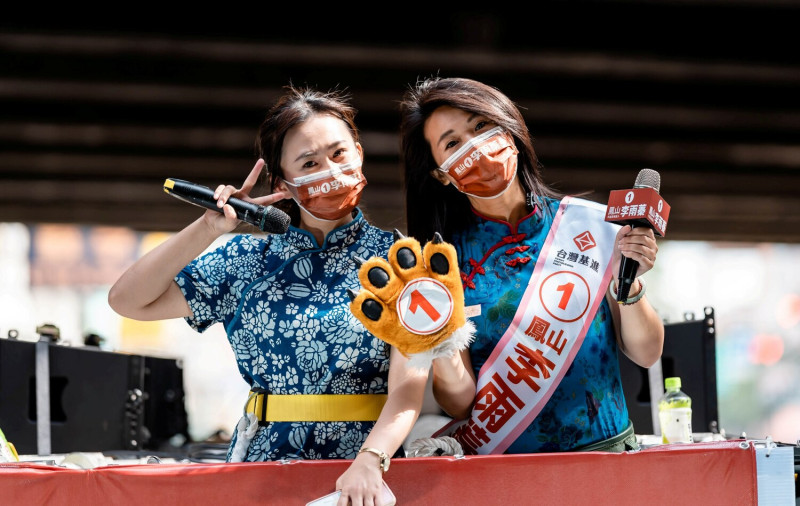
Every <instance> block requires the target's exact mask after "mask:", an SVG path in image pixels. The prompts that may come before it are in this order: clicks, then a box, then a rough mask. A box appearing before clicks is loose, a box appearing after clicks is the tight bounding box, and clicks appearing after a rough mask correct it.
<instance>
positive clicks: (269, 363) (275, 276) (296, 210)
mask: <svg viewBox="0 0 800 506" xmlns="http://www.w3.org/2000/svg"><path fill="white" fill-rule="evenodd" d="M346 98H347V97H346V96H344V95H343V94H341V93H338V92H328V93H322V92H318V91H315V90H312V89H300V88H294V87H292V86H288V87H287V91H286V93H285V94H284V95H283V96H282V97H281V98H279V100H278V101H277V102H276V103H275V104H274V106H273V107H272V108H271V109H270V111H269V112H268V114H267V117H266V119H265V120H264V122H263V124H262V126H261V129H260V131H259V134H258V138H257V141H256V147H257V149H258V151H259V153H260V156H261V158H260V159H259V160H258V162H257V163H256V164H255V166H254V167H253V169H252V171H251V172H250V174H249V176H248V177H247V179H246V180H245V182H244V184H243V185H242V187H241V188H235V187H233V186H230V185H228V186H225V185H220V186H219V187H218V188H216V191H215V194H214V196H215V198H216V199H219V201H218V205H219V207H220V208H221V209H222V210H223V211H224V212H223V213H218V212H215V211H206V212H205V213H204V214H203V215H202V216H201V217H199V218H198V219H197V220H196V221H194V222H193V223H191V224H189V225H188V226H187V227H186V228H184V229H183V230H182V231H180V232H179V233H178V234H176V235H174V236H173V237H172V238H170V239H169V240H168V241H166V242H164V243H163V244H161V245H160V246H159V247H157V248H155V249H154V250H152V251H151V252H149V253H148V254H147V255H145V256H143V257H142V258H141V259H139V260H138V261H137V262H136V263H135V264H134V265H133V266H132V267H131V268H130V269H128V271H126V272H125V273H124V274H123V275H122V276H121V277H120V279H119V280H118V281H117V282H116V283H115V285H114V286H113V287H112V288H111V291H110V293H109V304H110V305H111V307H112V308H113V309H114V310H115V311H117V312H118V313H119V314H121V315H123V316H126V317H129V318H133V319H137V320H158V319H166V318H179V317H182V318H185V319H186V321H187V323H188V324H189V325H190V326H191V327H192V328H194V329H195V330H197V331H198V332H203V331H204V330H206V329H208V328H209V327H210V326H211V325H213V324H214V323H222V324H223V325H225V330H226V333H227V335H228V340H229V341H230V344H231V347H232V348H233V351H234V354H235V357H236V361H237V365H238V368H239V372H240V374H241V376H242V378H243V379H244V380H245V381H246V382H247V384H248V385H249V386H250V388H251V394H250V396H249V398H248V399H242V405H243V406H245V407H244V411H245V413H244V416H243V417H242V419H241V421H240V422H239V424H238V427H237V429H236V431H235V432H234V436H233V438H232V441H231V445H230V449H229V452H228V460H229V461H233V462H240V461H267V460H278V459H283V458H286V459H354V462H353V464H351V466H350V467H349V469H348V470H347V471H346V472H345V473H344V474H343V475H342V476H341V477H340V478H339V480H338V481H337V483H336V485H337V487H336V488H337V489H340V490H342V491H343V493H342V496H341V497H342V499H341V502H342V503H343V504H344V503H346V502H347V501H348V499H349V500H351V501H352V504H361V503H362V501H364V502H365V503H367V504H372V503H373V502H374V501H376V500H377V498H379V497H380V492H381V479H382V474H383V471H385V469H386V468H387V467H388V458H389V457H390V456H392V454H394V453H395V451H396V450H397V449H398V448H399V447H400V446H401V444H402V438H403V436H404V435H405V434H407V433H408V431H409V430H410V428H411V426H412V425H413V423H414V421H415V420H416V416H417V414H418V413H419V409H420V407H421V402H422V396H423V394H422V392H423V390H424V387H425V382H426V379H427V375H425V374H420V373H419V372H418V371H415V370H413V369H409V368H406V367H404V366H403V365H404V362H405V360H406V358H405V357H404V356H403V355H401V354H399V353H397V352H395V350H391V351H390V349H389V346H387V345H386V343H385V342H383V341H381V340H379V339H376V338H375V337H374V336H373V335H372V334H370V333H369V332H368V331H367V330H365V329H364V327H363V326H362V325H361V324H360V323H359V322H358V321H356V320H355V319H354V318H353V316H352V314H351V313H350V311H349V309H348V303H349V299H348V293H347V291H348V290H349V289H352V288H356V287H357V286H358V279H357V277H356V275H355V272H356V271H355V265H354V263H353V258H354V257H355V256H359V255H360V256H363V257H368V256H378V257H382V256H385V255H386V252H387V250H388V248H389V246H390V245H391V244H392V234H391V233H389V232H384V231H382V230H380V229H378V228H376V227H374V226H372V225H370V224H369V223H368V222H367V220H366V219H365V218H364V215H363V213H362V211H361V210H360V209H359V208H358V207H357V204H358V202H359V199H360V195H361V192H362V190H363V188H364V186H365V184H366V179H365V177H364V176H363V174H362V172H361V165H362V162H363V158H364V153H363V149H362V147H361V144H360V143H359V135H358V130H357V129H356V126H355V123H354V116H355V109H353V108H352V107H351V106H350V105H349V103H348V102H347V100H346ZM264 170H268V171H269V174H268V177H269V186H270V189H271V191H272V193H271V194H270V195H266V196H260V197H256V196H252V189H253V187H254V185H255V183H256V181H257V180H258V178H259V175H260V174H261V172H262V171H264ZM323 184H325V185H328V187H327V189H326V191H323V192H320V191H317V190H319V188H321V187H322V185H323ZM323 193H324V195H322V194H323ZM231 197H236V198H239V199H243V200H246V201H249V202H254V203H257V204H261V205H272V204H275V206H276V207H281V208H282V209H283V210H285V211H286V212H287V213H288V214H289V215H290V216H291V218H292V222H291V226H290V227H289V230H288V231H287V232H286V233H285V234H268V235H261V234H258V235H251V234H239V235H236V236H235V237H234V238H232V239H231V240H229V241H228V242H226V243H225V244H223V245H222V246H220V247H219V248H217V249H215V250H213V251H211V252H208V253H205V254H202V253H203V252H204V251H205V250H206V249H207V248H208V247H209V246H210V245H211V244H212V243H213V242H214V241H215V240H216V239H217V238H219V237H220V236H222V235H223V234H226V233H229V232H232V231H233V230H234V229H235V228H236V227H237V226H238V225H239V223H240V222H239V220H238V219H237V218H236V212H235V211H234V210H233V208H232V207H231V206H230V205H226V201H227V200H228V199H229V198H231ZM317 197H319V198H317ZM390 354H391V364H392V365H391V367H390V366H389V364H390ZM387 393H388V394H390V395H387ZM384 403H385V404H384ZM333 485H334V484H333V483H331V488H333ZM301 489H302V487H300V488H298V492H300V490H301ZM307 499H312V498H310V497H309V498H307Z"/></svg>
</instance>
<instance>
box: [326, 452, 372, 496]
mask: <svg viewBox="0 0 800 506" xmlns="http://www.w3.org/2000/svg"><path fill="white" fill-rule="evenodd" d="M382 485H383V473H382V472H381V470H380V467H378V464H377V460H376V459H375V456H374V455H372V454H371V453H361V454H359V455H358V457H356V459H355V460H354V461H353V463H352V464H350V467H348V468H347V471H345V472H344V473H343V474H342V475H341V476H339V479H338V480H336V490H341V491H342V495H341V496H339V502H337V503H336V506H373V505H374V506H379V505H380V504H381V501H380V497H381V490H382Z"/></svg>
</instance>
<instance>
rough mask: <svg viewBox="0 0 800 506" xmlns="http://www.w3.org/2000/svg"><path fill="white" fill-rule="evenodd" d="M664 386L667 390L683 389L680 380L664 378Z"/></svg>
mask: <svg viewBox="0 0 800 506" xmlns="http://www.w3.org/2000/svg"><path fill="white" fill-rule="evenodd" d="M664 386H665V387H666V388H667V390H678V389H680V388H681V379H680V378H664Z"/></svg>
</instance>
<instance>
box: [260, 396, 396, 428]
mask: <svg viewBox="0 0 800 506" xmlns="http://www.w3.org/2000/svg"><path fill="white" fill-rule="evenodd" d="M385 403H386V394H345V395H336V394H328V395H299V394H293V395H271V394H264V393H258V392H252V391H251V392H250V396H249V397H248V399H247V405H246V406H245V413H253V414H254V415H256V418H258V420H259V421H260V422H363V421H375V420H377V419H378V416H379V415H380V414H381V409H382V408H383V405H384V404H385Z"/></svg>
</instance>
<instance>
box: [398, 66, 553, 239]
mask: <svg viewBox="0 0 800 506" xmlns="http://www.w3.org/2000/svg"><path fill="white" fill-rule="evenodd" d="M443 105H448V106H451V107H456V108H458V109H461V110H464V111H467V112H470V113H474V114H479V115H482V116H484V117H486V118H488V119H489V120H491V121H493V122H495V123H497V124H498V125H500V126H502V127H503V128H505V129H506V130H507V131H508V132H510V133H511V135H512V136H513V137H514V143H515V144H516V146H517V150H518V151H519V154H518V155H517V156H518V161H517V167H518V168H517V177H518V178H519V181H520V183H521V184H522V187H523V190H524V192H525V193H526V194H531V195H533V196H534V198H538V197H541V196H550V197H557V196H558V194H557V192H555V191H554V190H552V189H550V188H549V187H548V186H547V185H546V184H545V183H544V182H543V181H542V178H541V170H540V169H541V166H540V164H539V160H538V158H537V157H536V152H535V151H534V150H533V142H532V140H531V136H530V133H529V132H528V127H527V125H526V124H525V119H524V118H523V116H522V113H521V112H520V111H519V109H518V108H517V106H516V105H515V104H514V103H513V102H512V101H511V99H509V98H508V97H507V96H506V95H504V94H503V93H502V92H500V90H498V89H497V88H494V87H492V86H489V85H486V84H483V83H481V82H479V81H475V80H472V79H467V78H459V77H453V78H441V77H431V78H428V79H425V80H423V81H419V82H417V84H416V85H415V86H413V87H409V89H408V90H407V91H406V93H405V95H404V97H403V101H402V102H401V103H400V111H401V116H402V120H401V125H400V132H401V139H402V141H401V142H402V155H403V164H404V177H405V179H404V184H405V193H406V224H407V226H408V233H409V234H410V235H412V236H413V237H415V238H417V240H419V241H428V240H430V239H431V238H432V237H433V233H434V232H439V233H440V234H442V236H443V237H444V238H445V239H446V240H450V239H451V238H452V236H453V234H454V233H455V232H457V231H459V230H461V229H463V228H465V227H466V226H468V225H469V223H470V220H471V219H472V216H473V213H472V212H471V211H470V209H471V206H470V203H469V200H468V199H467V196H466V195H464V194H463V193H461V192H459V191H458V190H457V189H456V188H455V186H454V185H446V186H445V185H442V184H441V183H440V182H438V181H437V180H436V179H434V178H433V176H432V175H431V172H432V171H433V170H435V169H436V167H437V163H436V162H435V161H434V159H433V154H432V152H431V146H430V144H428V141H426V140H425V137H424V127H425V121H426V120H427V119H428V118H429V117H430V115H431V114H432V113H433V111H435V110H436V109H437V108H439V107H441V106H443Z"/></svg>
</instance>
